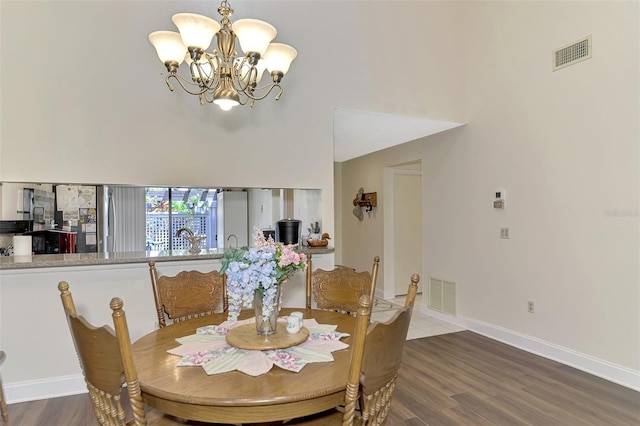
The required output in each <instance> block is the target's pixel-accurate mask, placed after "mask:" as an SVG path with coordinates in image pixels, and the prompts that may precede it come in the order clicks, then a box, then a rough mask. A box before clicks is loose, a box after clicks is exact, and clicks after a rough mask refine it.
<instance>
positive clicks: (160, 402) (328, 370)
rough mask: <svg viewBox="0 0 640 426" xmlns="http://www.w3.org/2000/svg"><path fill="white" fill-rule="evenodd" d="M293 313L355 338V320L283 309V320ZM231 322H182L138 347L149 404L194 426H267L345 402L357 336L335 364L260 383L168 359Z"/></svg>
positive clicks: (246, 314)
mask: <svg viewBox="0 0 640 426" xmlns="http://www.w3.org/2000/svg"><path fill="white" fill-rule="evenodd" d="M292 311H300V312H302V313H303V314H304V318H305V319H307V318H314V319H315V320H316V321H317V322H318V323H319V324H335V325H337V329H336V330H337V331H339V332H343V333H349V334H350V335H353V332H354V327H355V318H354V317H353V316H351V315H347V314H342V313H338V312H330V311H323V310H316V309H292V308H282V309H281V311H280V315H281V316H285V315H288V314H289V313H290V312H292ZM251 317H253V311H252V310H246V311H242V312H241V313H240V316H239V319H246V318H251ZM226 319H227V314H226V313H219V314H213V315H209V316H204V317H200V318H194V319H190V320H187V321H182V322H179V323H176V324H172V325H169V326H167V327H163V328H160V329H157V330H155V331H153V332H151V333H149V334H147V335H145V336H143V337H142V338H140V339H139V340H137V341H136V342H135V343H134V344H133V345H132V351H133V360H134V363H135V367H136V370H137V373H138V380H139V382H140V388H141V390H142V396H143V399H144V401H145V403H146V404H148V405H150V406H152V407H154V408H156V409H158V410H160V411H162V412H164V413H167V414H170V415H173V416H176V417H179V418H183V419H188V420H197V421H204V422H214V423H233V424H238V423H241V424H265V423H270V422H277V421H283V420H288V419H292V418H297V417H302V416H306V415H309V414H313V413H318V412H321V411H324V410H328V409H330V408H333V407H336V406H338V405H340V404H342V403H343V402H344V394H345V389H346V383H347V374H348V370H349V361H350V354H351V349H350V348H351V339H352V337H351V336H349V337H344V338H343V339H342V341H344V342H345V343H348V344H349V345H350V346H349V349H344V350H340V351H336V352H333V357H334V361H333V362H324V363H310V364H307V365H306V366H305V367H304V368H303V369H302V370H300V371H299V372H297V373H296V372H292V371H287V370H283V369H281V368H279V367H276V366H274V367H273V368H272V369H271V370H270V371H269V372H267V373H265V374H262V375H259V376H255V377H254V376H250V375H247V374H245V373H242V372H240V371H231V372H226V373H221V374H214V375H207V373H206V372H205V371H204V369H203V368H202V367H199V366H182V367H178V366H177V364H178V362H179V361H180V357H178V356H175V355H171V354H169V353H167V351H168V350H170V349H173V348H175V347H177V346H179V343H177V342H176V339H177V338H180V337H184V336H188V335H192V334H195V333H196V329H197V328H199V327H203V326H208V325H219V324H221V323H222V322H224V321H225V320H226Z"/></svg>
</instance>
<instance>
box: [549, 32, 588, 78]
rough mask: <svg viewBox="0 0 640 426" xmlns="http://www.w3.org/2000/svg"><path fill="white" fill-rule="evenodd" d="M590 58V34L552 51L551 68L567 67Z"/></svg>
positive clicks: (555, 69)
mask: <svg viewBox="0 0 640 426" xmlns="http://www.w3.org/2000/svg"><path fill="white" fill-rule="evenodd" d="M589 58H591V35H588V36H586V37H583V38H582V39H580V40H578V41H574V42H573V43H570V44H567V45H566V46H562V47H561V48H559V49H556V50H554V51H553V70H554V71H557V70H559V69H562V68H565V67H568V66H569V65H573V64H577V63H578V62H582V61H584V60H586V59H589Z"/></svg>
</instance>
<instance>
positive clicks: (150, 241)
mask: <svg viewBox="0 0 640 426" xmlns="http://www.w3.org/2000/svg"><path fill="white" fill-rule="evenodd" d="M217 193H218V190H217V189H213V188H147V189H146V194H145V202H146V232H147V243H146V246H147V250H152V251H161V250H187V249H189V248H190V246H191V245H190V243H189V242H188V241H187V240H186V239H185V238H183V237H182V236H181V235H180V236H176V233H177V231H178V230H180V229H182V228H187V229H190V230H191V231H192V232H193V233H194V234H196V235H206V237H207V238H206V239H205V240H204V241H203V242H202V243H201V244H200V248H202V249H208V248H216V247H217V234H216V232H217V231H216V229H217V226H216V195H217Z"/></svg>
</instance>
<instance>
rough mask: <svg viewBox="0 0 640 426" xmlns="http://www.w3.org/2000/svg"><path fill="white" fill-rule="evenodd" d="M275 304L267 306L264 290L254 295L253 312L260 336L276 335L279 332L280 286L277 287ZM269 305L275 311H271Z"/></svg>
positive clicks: (259, 290) (274, 298)
mask: <svg viewBox="0 0 640 426" xmlns="http://www.w3.org/2000/svg"><path fill="white" fill-rule="evenodd" d="M272 302H273V303H269V301H268V300H267V303H266V304H265V294H264V290H263V289H258V290H256V291H255V293H254V294H253V311H254V314H255V317H256V332H257V333H258V335H259V336H269V335H272V334H276V331H277V330H278V312H280V286H278V287H277V290H276V292H275V296H274V297H273V301H272ZM265 305H266V306H265ZM269 305H271V307H272V308H273V309H269V308H270V307H269Z"/></svg>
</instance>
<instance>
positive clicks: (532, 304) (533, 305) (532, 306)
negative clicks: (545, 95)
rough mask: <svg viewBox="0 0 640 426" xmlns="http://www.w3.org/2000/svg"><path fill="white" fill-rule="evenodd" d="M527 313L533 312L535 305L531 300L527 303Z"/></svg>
mask: <svg viewBox="0 0 640 426" xmlns="http://www.w3.org/2000/svg"><path fill="white" fill-rule="evenodd" d="M527 311H529V313H530V314H533V313H534V312H535V303H534V301H533V300H529V301H527Z"/></svg>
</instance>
